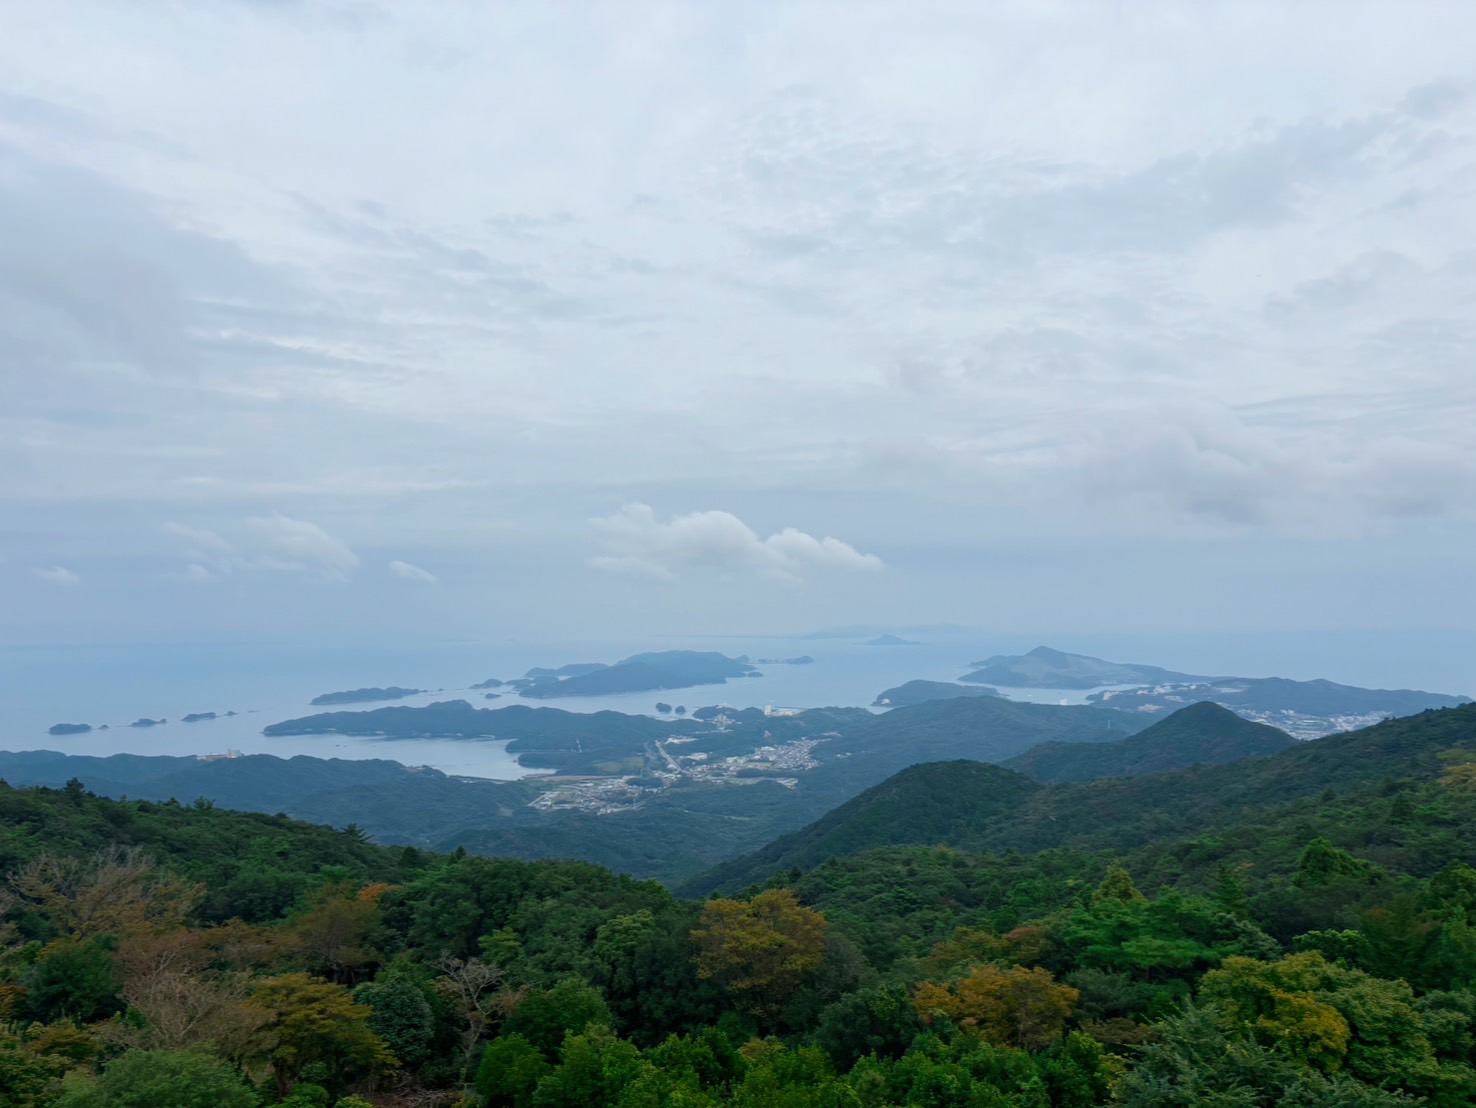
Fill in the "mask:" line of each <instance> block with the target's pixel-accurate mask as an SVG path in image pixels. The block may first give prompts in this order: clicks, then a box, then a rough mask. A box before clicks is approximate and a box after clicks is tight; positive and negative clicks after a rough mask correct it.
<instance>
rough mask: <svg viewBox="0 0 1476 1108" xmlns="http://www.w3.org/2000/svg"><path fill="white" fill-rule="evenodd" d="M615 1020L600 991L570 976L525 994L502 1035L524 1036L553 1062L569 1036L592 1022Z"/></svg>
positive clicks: (510, 1016)
mask: <svg viewBox="0 0 1476 1108" xmlns="http://www.w3.org/2000/svg"><path fill="white" fill-rule="evenodd" d="M611 1022H612V1020H611V1016H610V1008H609V1006H608V1005H607V1004H606V1003H605V998H604V997H603V996H601V995H600V991H599V990H598V989H596V988H595V987H594V986H592V985H590V984H589V983H588V982H586V981H581V980H579V979H578V978H577V977H568V978H565V979H564V980H563V981H560V982H559V983H558V984H557V985H555V986H554V987H553V988H551V989H534V990H532V991H531V992H529V993H528V994H527V995H526V996H524V997H523V999H522V1000H521V1001H519V1002H518V1006H517V1007H516V1008H514V1009H513V1010H512V1012H510V1013H509V1014H508V1017H507V1019H506V1020H504V1021H503V1024H502V1034H504V1035H521V1036H522V1037H523V1038H525V1039H527V1040H528V1042H530V1043H532V1044H533V1046H534V1047H536V1048H537V1049H538V1051H539V1052H540V1053H541V1054H542V1055H543V1056H544V1057H545V1058H547V1059H548V1060H549V1061H551V1062H552V1061H554V1060H555V1059H557V1058H558V1057H559V1051H560V1049H561V1048H562V1047H563V1045H564V1036H565V1035H567V1034H569V1033H571V1032H572V1033H573V1034H576V1035H577V1034H580V1033H582V1032H583V1031H584V1029H585V1028H587V1027H588V1026H589V1025H590V1024H592V1023H597V1024H604V1025H606V1026H608V1025H609V1024H610V1023H611Z"/></svg>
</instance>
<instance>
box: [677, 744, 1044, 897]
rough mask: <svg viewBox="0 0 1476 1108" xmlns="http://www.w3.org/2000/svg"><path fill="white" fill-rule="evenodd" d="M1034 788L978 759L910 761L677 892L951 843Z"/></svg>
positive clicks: (1021, 800)
mask: <svg viewBox="0 0 1476 1108" xmlns="http://www.w3.org/2000/svg"><path fill="white" fill-rule="evenodd" d="M1040 787H1041V786H1040V785H1038V784H1036V783H1035V782H1034V781H1032V780H1030V778H1028V777H1026V776H1024V775H1023V774H1020V773H1015V772H1013V771H1011V770H1007V769H1002V768H1001V767H999V766H994V765H986V764H985V763H983V762H969V761H953V762H928V763H925V764H922V765H915V766H911V767H909V768H907V769H904V770H902V771H901V772H900V773H897V774H895V775H894V776H892V777H889V778H888V779H887V780H886V781H883V782H882V783H881V784H880V785H875V786H873V787H872V788H869V789H867V790H866V791H865V792H863V793H861V794H860V795H859V796H857V797H855V798H853V799H851V800H849V801H847V802H846V803H844V804H842V805H841V806H840V807H839V808H836V809H835V810H833V811H831V812H829V813H827V814H826V815H824V816H822V817H821V818H820V819H818V820H816V821H815V822H814V823H812V824H810V825H809V826H807V827H804V828H802V829H800V830H799V831H795V832H793V833H792V834H789V835H785V836H783V837H782V838H779V839H776V840H774V841H773V842H772V843H770V844H769V845H768V846H766V847H764V848H762V849H761V850H758V851H755V852H754V853H753V854H748V855H745V856H744V857H742V858H736V859H734V860H733V861H732V862H730V863H726V864H724V865H720V866H718V867H717V868H716V869H714V870H712V871H711V872H710V873H707V874H705V875H703V876H702V877H701V878H700V879H698V881H696V882H694V883H693V885H692V886H690V887H688V888H686V889H682V890H679V891H680V892H682V893H683V894H684V895H695V896H700V895H703V894H705V893H706V892H707V891H709V890H710V889H713V888H736V887H741V885H742V884H743V883H745V882H746V881H748V880H749V878H750V876H753V877H755V878H759V877H760V876H761V875H767V874H770V873H776V872H778V871H780V870H786V869H794V868H799V869H810V868H812V867H814V866H818V865H819V864H820V863H822V862H824V861H825V860H826V859H827V858H830V857H833V856H843V855H848V854H855V853H858V852H859V851H862V850H870V849H873V848H875V847H880V846H891V845H894V844H897V843H930V844H949V843H956V842H959V841H961V840H964V839H968V838H971V837H972V836H973V835H974V834H975V833H977V832H978V831H979V830H981V829H982V828H984V827H986V826H988V825H989V824H990V823H991V822H992V821H993V820H996V819H998V818H1000V817H1002V816H1005V815H1007V814H1008V813H1009V812H1011V811H1013V810H1014V809H1016V808H1018V807H1019V806H1020V805H1021V804H1022V803H1024V802H1025V801H1026V800H1027V799H1028V798H1029V797H1030V796H1031V794H1032V793H1034V792H1036V791H1037V790H1038V789H1040Z"/></svg>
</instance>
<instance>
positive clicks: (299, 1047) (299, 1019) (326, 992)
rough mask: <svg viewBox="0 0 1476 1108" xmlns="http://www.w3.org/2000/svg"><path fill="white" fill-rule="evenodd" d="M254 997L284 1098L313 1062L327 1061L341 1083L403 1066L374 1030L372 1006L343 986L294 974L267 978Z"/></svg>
mask: <svg viewBox="0 0 1476 1108" xmlns="http://www.w3.org/2000/svg"><path fill="white" fill-rule="evenodd" d="M251 999H252V1003H253V1004H257V1005H259V1006H260V1007H261V1008H262V1009H263V1010H264V1011H265V1012H266V1013H267V1022H266V1025H265V1027H266V1030H267V1031H268V1032H269V1033H270V1034H271V1036H272V1042H273V1047H272V1052H271V1061H272V1072H273V1073H274V1074H275V1075H276V1079H277V1095H278V1096H279V1097H285V1096H286V1095H287V1094H288V1092H290V1091H291V1089H292V1085H293V1082H295V1081H296V1080H297V1077H298V1074H300V1073H301V1072H302V1070H303V1067H304V1066H307V1065H309V1064H312V1063H319V1064H321V1065H323V1066H324V1067H325V1068H326V1069H327V1071H328V1072H329V1074H330V1075H332V1076H333V1077H334V1078H335V1079H336V1080H338V1081H339V1082H340V1083H344V1082H347V1081H349V1080H352V1079H354V1078H357V1077H372V1076H377V1075H379V1074H382V1073H387V1072H389V1071H390V1070H393V1069H394V1068H395V1067H396V1066H397V1065H398V1064H399V1063H398V1059H396V1058H395V1056H394V1053H393V1052H392V1051H391V1050H390V1048H389V1045H388V1044H387V1043H386V1042H385V1041H384V1040H383V1039H382V1038H380V1037H379V1036H378V1035H376V1034H375V1033H374V1032H373V1031H371V1030H370V1029H369V1024H368V1022H367V1021H368V1018H369V1016H370V1014H371V1010H370V1009H369V1008H368V1007H366V1006H365V1005H363V1004H355V1003H354V1001H353V998H352V997H351V996H350V995H349V992H348V990H347V989H345V988H343V987H342V986H341V985H334V984H331V983H330V982H327V981H320V980H318V979H317V978H314V977H310V976H308V975H307V974H305V973H289V974H284V975H283V976H281V977H269V978H267V979H266V980H265V981H263V982H262V983H261V984H260V985H258V986H257V988H256V991H255V993H254V994H253V995H252V998H251Z"/></svg>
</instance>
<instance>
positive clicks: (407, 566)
mask: <svg viewBox="0 0 1476 1108" xmlns="http://www.w3.org/2000/svg"><path fill="white" fill-rule="evenodd" d="M389 568H390V572H391V573H393V574H394V575H395V576H396V577H403V578H405V580H407V581H424V582H425V583H426V584H427V585H437V584H440V581H441V579H440V578H439V577H437V576H436V575H435V574H434V573H432V572H431V571H430V570H428V569H421V568H420V567H419V566H417V565H413V564H412V563H410V562H402V561H399V560H398V559H396V560H395V561H392V562H390V564H389Z"/></svg>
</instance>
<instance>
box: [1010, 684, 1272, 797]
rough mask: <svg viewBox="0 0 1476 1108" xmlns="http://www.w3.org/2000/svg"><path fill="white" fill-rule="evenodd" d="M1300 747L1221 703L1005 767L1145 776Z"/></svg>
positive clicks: (1051, 775) (1031, 754)
mask: <svg viewBox="0 0 1476 1108" xmlns="http://www.w3.org/2000/svg"><path fill="white" fill-rule="evenodd" d="M1295 745H1296V740H1295V739H1293V738H1292V737H1291V736H1290V735H1288V734H1286V733H1285V732H1284V731H1278V730H1277V729H1276V728H1274V727H1268V726H1266V725H1265V724H1261V723H1252V722H1251V721H1250V720H1247V719H1243V718H1242V717H1240V716H1238V715H1236V714H1235V713H1234V712H1232V711H1230V710H1229V709H1228V708H1223V707H1221V706H1220V705H1218V704H1212V703H1209V702H1207V701H1206V702H1203V703H1200V704H1191V705H1190V706H1189V707H1187V708H1181V709H1179V710H1178V711H1177V712H1175V713H1174V714H1173V715H1171V716H1169V717H1168V718H1167V719H1163V720H1159V721H1158V722H1157V723H1155V724H1154V725H1153V726H1152V727H1149V728H1147V729H1146V730H1143V731H1139V732H1138V733H1137V734H1136V735H1133V736H1131V737H1129V738H1126V739H1120V740H1118V741H1117V742H1111V743H1063V742H1050V743H1042V744H1041V745H1040V746H1037V747H1035V748H1033V749H1031V750H1027V751H1026V752H1025V753H1024V754H1017V755H1016V756H1015V757H1013V758H1010V759H1007V760H1006V761H1005V762H1003V763H1001V764H1003V765H1005V766H1008V767H1009V768H1010V769H1013V770H1018V771H1019V772H1020V773H1023V774H1025V775H1027V776H1029V777H1032V778H1034V779H1035V780H1037V781H1041V782H1046V783H1057V782H1064V781H1094V780H1096V779H1097V778H1099V777H1141V776H1142V775H1144V774H1148V773H1165V772H1167V771H1169V770H1175V769H1186V768H1188V767H1190V766H1198V765H1224V764H1225V763H1227V762H1237V761H1239V760H1240V759H1242V758H1259V757H1264V756H1265V755H1267V754H1276V753H1279V752H1280V751H1283V750H1287V749H1290V748H1291V747H1293V746H1295Z"/></svg>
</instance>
